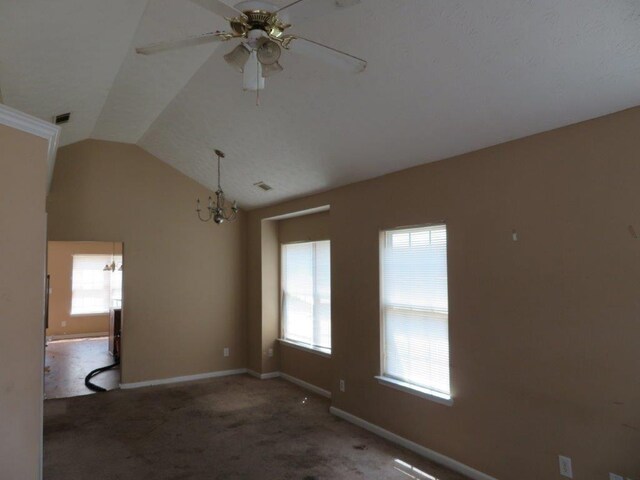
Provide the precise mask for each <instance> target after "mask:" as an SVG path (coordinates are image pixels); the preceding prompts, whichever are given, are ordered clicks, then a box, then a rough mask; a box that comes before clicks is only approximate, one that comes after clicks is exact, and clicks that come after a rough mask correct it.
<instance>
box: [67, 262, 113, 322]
mask: <svg viewBox="0 0 640 480" xmlns="http://www.w3.org/2000/svg"><path fill="white" fill-rule="evenodd" d="M118 258H121V257H118ZM112 261H114V257H113V256H112V255H74V256H73V275H72V279H71V315H94V314H103V313H108V312H109V308H110V307H111V306H114V307H119V305H118V304H117V303H119V302H120V301H121V299H122V272H121V271H117V270H116V271H114V272H112V271H110V270H106V271H105V270H104V268H105V265H108V264H111V262H112ZM121 263H122V261H121V260H120V264H121Z"/></svg>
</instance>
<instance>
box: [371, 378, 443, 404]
mask: <svg viewBox="0 0 640 480" xmlns="http://www.w3.org/2000/svg"><path fill="white" fill-rule="evenodd" d="M375 378H376V379H377V380H378V383H380V384H382V385H385V386H387V387H391V388H395V389H396V390H400V391H401V392H406V393H410V394H412V395H416V396H418V397H422V398H426V399H427V400H431V401H432V402H436V403H439V404H441V405H446V406H447V407H451V406H453V399H452V398H451V396H449V395H445V394H444V393H440V392H436V391H434V390H429V389H427V388H421V387H417V386H415V385H411V384H410V383H407V382H403V381H401V380H396V379H395V378H389V377H382V376H376V377H375Z"/></svg>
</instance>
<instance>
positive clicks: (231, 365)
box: [48, 140, 247, 383]
mask: <svg viewBox="0 0 640 480" xmlns="http://www.w3.org/2000/svg"><path fill="white" fill-rule="evenodd" d="M208 195H210V192H209V191H207V190H206V189H205V188H204V187H202V186H201V185H199V184H197V183H196V182H194V181H193V180H191V179H189V178H188V177H186V176H184V175H182V174H181V173H179V172H178V171H176V170H174V169H173V168H171V167H169V166H168V165H166V164H165V163H163V162H161V161H160V160H158V159H157V158H155V157H153V156H152V155H150V154H148V153H146V152H144V151H143V150H142V149H140V148H139V147H137V146H134V145H126V144H120V143H112V142H104V141H97V140H87V141H83V142H80V143H76V144H73V145H71V146H68V147H64V148H61V149H60V150H59V153H58V160H57V163H56V168H55V171H54V177H53V184H52V187H51V194H50V197H49V205H48V208H49V210H48V211H49V239H50V240H55V241H63V240H72V241H99V240H105V239H108V240H118V241H122V242H124V245H125V249H126V252H125V255H126V266H125V275H124V294H123V340H122V348H123V350H122V381H123V382H124V383H131V382H139V381H145V380H154V379H161V378H169V377H176V376H182V375H192V374H198V373H206V372H213V371H222V370H230V369H236V368H244V367H246V363H247V359H246V345H247V342H246V321H245V312H244V301H243V300H244V292H245V289H244V272H245V268H244V264H243V258H242V255H243V253H244V251H245V245H244V231H243V230H244V224H245V220H244V216H245V214H244V212H240V216H239V220H238V221H237V222H235V223H230V224H224V225H215V224H213V223H202V222H200V221H199V220H198V218H197V216H196V213H195V201H196V198H197V197H200V198H201V199H203V198H205V199H206V198H207V196H208ZM224 347H229V348H230V356H229V357H227V358H225V357H223V349H224Z"/></svg>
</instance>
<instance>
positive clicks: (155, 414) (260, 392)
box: [44, 375, 465, 480]
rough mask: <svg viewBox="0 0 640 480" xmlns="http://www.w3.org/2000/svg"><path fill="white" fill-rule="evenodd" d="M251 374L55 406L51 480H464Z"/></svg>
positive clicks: (296, 391) (280, 383)
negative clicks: (359, 479)
mask: <svg viewBox="0 0 640 480" xmlns="http://www.w3.org/2000/svg"><path fill="white" fill-rule="evenodd" d="M328 407H329V401H328V400H326V399H324V398H321V397H318V396H315V395H313V394H311V393H309V392H307V391H305V390H302V389H300V388H298V387H297V386H295V385H292V384H290V383H288V382H285V381H284V380H280V379H275V380H257V379H254V378H252V377H249V376H248V375H239V376H233V377H224V378H218V379H212V380H207V381H202V382H193V383H189V384H179V385H173V386H160V387H150V388H145V389H138V390H128V391H127V390H116V391H111V392H108V393H102V394H98V395H90V396H84V397H75V398H67V399H57V400H47V401H46V402H45V419H44V447H45V456H44V479H45V480H88V479H91V480H107V479H108V480H124V479H131V480H186V479H189V480H217V479H225V480H227V479H228V480H231V479H256V480H258V479H259V480H271V479H273V480H285V479H299V480H320V479H327V480H328V479H358V478H361V479H404V480H407V479H411V478H414V479H417V480H433V479H434V478H436V479H438V480H464V479H465V477H462V476H460V475H458V474H456V473H453V472H450V471H449V470H447V469H445V468H443V467H440V466H438V465H435V464H433V463H431V462H429V461H427V460H425V459H423V458H421V457H419V456H417V455H414V454H413V453H411V452H409V451H407V450H404V449H402V448H400V447H397V446H395V445H393V444H391V443H389V442H387V441H385V440H383V439H381V438H379V437H377V436H375V435H373V434H371V433H369V432H367V431H365V430H363V429H361V428H359V427H356V426H354V425H351V424H349V423H347V422H345V421H343V420H340V419H338V418H336V417H334V416H333V415H331V414H330V413H329V412H328Z"/></svg>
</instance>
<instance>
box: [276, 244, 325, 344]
mask: <svg viewBox="0 0 640 480" xmlns="http://www.w3.org/2000/svg"><path fill="white" fill-rule="evenodd" d="M330 249H331V247H330V242H329V241H328V240H326V241H320V242H305V243H291V244H285V245H282V256H281V261H282V267H281V275H282V337H283V339H284V340H286V341H290V342H294V343H297V344H300V345H303V346H306V347H309V348H313V349H316V350H320V351H321V352H324V353H330V352H331V262H330Z"/></svg>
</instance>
